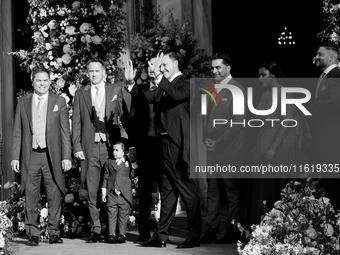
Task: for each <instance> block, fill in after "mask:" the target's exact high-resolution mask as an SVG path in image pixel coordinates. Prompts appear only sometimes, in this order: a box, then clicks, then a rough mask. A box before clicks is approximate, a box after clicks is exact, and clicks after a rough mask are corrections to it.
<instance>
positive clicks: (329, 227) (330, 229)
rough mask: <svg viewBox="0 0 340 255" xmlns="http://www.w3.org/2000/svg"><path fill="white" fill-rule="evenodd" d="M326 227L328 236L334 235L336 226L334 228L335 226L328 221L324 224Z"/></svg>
mask: <svg viewBox="0 0 340 255" xmlns="http://www.w3.org/2000/svg"><path fill="white" fill-rule="evenodd" d="M324 228H325V235H326V236H332V235H333V233H334V228H333V226H332V225H331V224H328V223H326V224H325V225H324Z"/></svg>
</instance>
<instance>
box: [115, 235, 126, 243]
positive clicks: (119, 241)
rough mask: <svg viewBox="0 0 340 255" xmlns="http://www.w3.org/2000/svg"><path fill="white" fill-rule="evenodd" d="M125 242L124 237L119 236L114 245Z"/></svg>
mask: <svg viewBox="0 0 340 255" xmlns="http://www.w3.org/2000/svg"><path fill="white" fill-rule="evenodd" d="M125 242H126V237H125V236H124V235H119V236H118V237H117V238H116V243H125Z"/></svg>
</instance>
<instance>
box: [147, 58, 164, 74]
mask: <svg viewBox="0 0 340 255" xmlns="http://www.w3.org/2000/svg"><path fill="white" fill-rule="evenodd" d="M163 57H164V54H163V52H162V53H158V54H157V57H156V59H155V61H152V62H151V61H148V64H149V73H150V75H153V76H154V77H155V78H157V77H158V76H159V75H161V74H162V73H161V70H160V67H161V64H162V62H163Z"/></svg>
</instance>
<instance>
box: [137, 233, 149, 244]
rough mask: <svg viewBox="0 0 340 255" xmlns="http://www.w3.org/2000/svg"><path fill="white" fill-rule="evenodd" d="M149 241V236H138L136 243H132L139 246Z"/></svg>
mask: <svg viewBox="0 0 340 255" xmlns="http://www.w3.org/2000/svg"><path fill="white" fill-rule="evenodd" d="M149 239H150V235H149V236H142V235H140V236H139V237H138V239H137V240H136V241H134V243H137V244H139V243H140V242H146V241H147V240H149Z"/></svg>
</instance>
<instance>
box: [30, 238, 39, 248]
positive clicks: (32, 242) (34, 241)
mask: <svg viewBox="0 0 340 255" xmlns="http://www.w3.org/2000/svg"><path fill="white" fill-rule="evenodd" d="M38 244H39V237H37V236H32V237H31V238H30V239H28V242H27V245H28V246H38Z"/></svg>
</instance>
